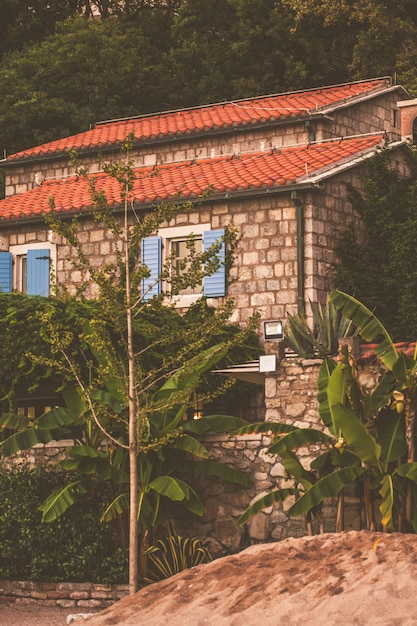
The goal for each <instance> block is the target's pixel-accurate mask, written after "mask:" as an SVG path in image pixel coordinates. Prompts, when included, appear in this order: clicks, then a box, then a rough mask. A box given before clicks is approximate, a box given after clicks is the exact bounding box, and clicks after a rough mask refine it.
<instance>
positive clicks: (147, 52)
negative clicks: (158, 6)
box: [0, 14, 169, 153]
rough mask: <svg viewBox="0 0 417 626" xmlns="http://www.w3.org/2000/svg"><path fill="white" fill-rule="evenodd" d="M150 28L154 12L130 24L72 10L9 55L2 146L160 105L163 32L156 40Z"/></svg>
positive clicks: (10, 148)
mask: <svg viewBox="0 0 417 626" xmlns="http://www.w3.org/2000/svg"><path fill="white" fill-rule="evenodd" d="M145 18H146V19H145ZM156 28H157V23H156V17H155V16H153V14H151V15H148V14H146V15H145V17H144V18H143V20H142V21H141V22H139V24H137V25H135V24H133V25H129V24H127V25H126V24H125V23H124V22H123V20H106V21H104V22H96V21H86V20H85V19H83V18H73V19H70V20H68V21H66V22H63V23H61V24H60V25H59V27H57V32H56V34H54V35H53V36H51V37H49V38H46V39H44V40H43V41H42V42H40V43H39V44H36V45H32V46H30V47H28V48H26V49H25V50H24V51H21V52H20V51H19V52H15V53H14V54H13V55H10V56H9V58H8V59H7V62H3V64H2V66H1V67H0V89H1V91H2V93H3V94H4V96H5V97H4V98H3V99H2V102H1V104H0V128H1V135H2V146H1V148H2V149H6V150H7V152H8V153H11V152H15V151H17V150H19V149H22V148H26V147H28V146H33V145H38V144H40V143H43V142H45V141H49V140H52V139H56V138H58V137H61V136H65V135H71V134H74V133H77V132H79V131H84V130H88V128H89V127H90V126H91V125H92V124H94V123H95V122H96V121H98V120H105V119H112V118H120V117H123V116H129V115H138V114H141V113H148V112H149V111H153V110H157V109H159V108H160V107H163V106H164V104H165V102H164V99H165V101H166V95H165V94H166V81H167V69H166V61H164V59H165V57H166V52H165V51H164V49H163V47H162V44H163V45H164V46H166V45H167V43H168V42H169V33H166V34H165V37H162V33H161V39H158V40H157V41H158V43H159V46H158V45H156V44H155V32H156ZM75 77H76V78H75ZM164 90H165V93H164Z"/></svg>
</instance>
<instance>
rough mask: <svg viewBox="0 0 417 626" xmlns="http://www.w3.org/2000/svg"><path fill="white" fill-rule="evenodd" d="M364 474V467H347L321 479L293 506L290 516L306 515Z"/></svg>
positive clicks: (289, 511)
mask: <svg viewBox="0 0 417 626" xmlns="http://www.w3.org/2000/svg"><path fill="white" fill-rule="evenodd" d="M363 473H364V469H363V468H362V467H345V468H343V469H340V470H336V471H335V472H332V473H331V474H328V475H327V476H324V477H323V478H320V480H318V481H317V482H316V483H315V484H314V485H313V486H312V487H311V488H310V489H308V490H307V491H306V492H305V493H304V494H303V495H302V496H301V498H299V499H298V500H297V501H296V503H295V504H293V506H292V507H291V508H290V509H289V510H288V515H290V516H291V517H298V516H300V515H305V514H306V513H308V512H309V511H311V509H313V508H314V507H316V506H317V505H319V504H320V503H321V502H323V500H325V499H326V498H332V497H334V496H337V494H338V493H339V492H340V491H341V490H342V489H343V487H346V486H347V485H351V484H352V483H353V482H355V480H356V479H357V478H359V476H362V474H363Z"/></svg>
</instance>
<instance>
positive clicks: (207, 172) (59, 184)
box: [0, 134, 384, 220]
mask: <svg viewBox="0 0 417 626" xmlns="http://www.w3.org/2000/svg"><path fill="white" fill-rule="evenodd" d="M383 140H384V138H383V135H379V134H378V135H369V136H363V137H356V138H355V137H354V138H350V139H344V140H337V141H327V142H324V143H321V144H312V145H308V146H307V145H304V146H295V147H292V148H285V149H281V150H272V151H269V152H256V153H247V154H242V155H240V156H228V157H225V156H223V157H218V158H215V159H204V160H194V161H183V162H181V163H173V164H167V165H161V166H160V167H154V168H141V169H138V170H136V180H135V183H134V187H133V191H132V194H131V195H132V199H134V200H135V202H136V203H139V204H143V203H145V204H146V203H155V202H161V201H164V200H170V199H174V198H178V197H183V198H188V197H194V198H195V197H197V196H199V195H200V194H202V193H203V192H204V191H206V190H207V189H208V188H209V187H210V188H211V190H212V192H213V193H214V194H223V193H224V194H230V195H233V194H234V193H236V192H239V193H241V192H245V191H247V190H256V189H260V188H262V189H264V190H267V189H269V190H270V191H274V190H278V189H280V188H281V187H282V186H285V185H291V184H298V183H302V182H305V181H308V179H309V177H310V176H312V175H318V174H320V173H324V172H329V171H331V168H334V167H336V166H338V165H341V164H344V163H346V162H348V161H349V159H352V158H356V157H358V156H360V155H362V154H366V153H370V152H371V153H373V152H374V151H375V150H376V149H377V147H378V146H379V145H381V144H382V143H383ZM93 176H94V178H95V179H96V189H97V190H99V191H100V190H102V191H103V192H104V193H105V194H106V196H107V200H108V202H109V204H110V206H117V205H118V204H119V203H120V188H119V184H118V183H117V182H116V181H115V179H114V178H111V177H109V176H107V175H105V174H94V175H93ZM52 198H53V202H54V207H55V211H56V212H57V213H60V214H65V213H69V212H79V211H83V210H85V209H87V208H88V207H90V206H91V196H90V191H89V186H88V182H87V181H86V180H85V179H84V178H79V179H76V178H68V179H66V180H52V181H45V182H44V183H43V184H42V185H40V186H39V187H36V188H34V189H32V190H30V191H27V192H26V193H22V194H17V195H14V196H10V197H8V198H6V199H5V200H1V201H0V219H1V220H9V219H24V218H29V217H38V216H39V217H40V216H41V215H42V214H44V213H49V212H51V210H52V209H51V206H50V204H51V199H52Z"/></svg>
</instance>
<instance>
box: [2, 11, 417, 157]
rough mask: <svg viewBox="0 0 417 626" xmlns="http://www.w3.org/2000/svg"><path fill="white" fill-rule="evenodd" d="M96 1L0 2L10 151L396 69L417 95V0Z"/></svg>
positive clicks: (4, 146)
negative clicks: (126, 121) (122, 120)
mask: <svg viewBox="0 0 417 626" xmlns="http://www.w3.org/2000/svg"><path fill="white" fill-rule="evenodd" d="M95 5H96V10H95V13H94V16H93V14H92V10H91V7H92V3H91V2H90V1H89V0H53V1H52V2H49V3H44V2H42V1H41V0H34V2H32V3H31V5H30V8H28V5H27V3H26V4H25V2H24V0H4V1H3V2H2V3H1V7H0V35H1V37H0V59H1V62H0V92H1V93H2V98H1V102H0V137H1V142H0V149H1V150H2V152H3V151H4V150H7V153H8V154H10V153H12V152H15V151H17V150H20V149H24V148H27V147H30V146H33V145H36V144H39V143H42V142H44V141H48V140H50V139H55V138H58V137H62V136H65V135H68V134H71V133H76V132H80V131H84V130H86V129H88V128H89V126H90V125H91V124H93V123H94V122H96V121H98V120H103V119H112V118H119V117H123V116H128V115H140V114H144V113H151V112H155V111H161V110H167V109H172V108H181V107H189V106H196V105H199V104H205V103H209V102H221V101H223V100H230V99H236V98H243V97H247V96H252V95H257V94H259V95H262V94H268V93H278V92H282V91H291V90H294V89H304V88H308V87H314V86H319V85H324V84H334V83H340V82H345V81H349V80H357V79H362V78H370V77H373V76H381V75H387V74H390V75H396V77H397V80H398V82H401V83H402V84H404V86H405V87H407V88H408V89H409V90H410V92H411V94H412V95H416V94H417V70H416V67H417V62H416V61H417V43H416V42H417V36H416V32H417V5H416V3H415V2H411V1H406V0H401V1H400V2H396V3H392V2H390V3H388V2H386V1H385V2H384V1H382V0H367V1H363V2H360V3H353V4H352V3H351V2H337V3H335V2H334V1H333V0H327V1H324V2H322V1H319V0H313V1H308V2H307V1H306V0H209V1H208V0H98V1H97V2H96V3H95ZM107 18H108V19H107Z"/></svg>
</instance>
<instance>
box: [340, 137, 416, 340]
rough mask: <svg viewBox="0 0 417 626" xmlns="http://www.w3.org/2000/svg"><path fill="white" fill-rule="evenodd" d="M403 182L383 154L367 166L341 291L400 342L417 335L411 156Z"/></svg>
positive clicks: (346, 243) (353, 194)
mask: <svg viewBox="0 0 417 626" xmlns="http://www.w3.org/2000/svg"><path fill="white" fill-rule="evenodd" d="M405 155H406V158H407V165H408V168H409V173H408V175H407V176H403V175H402V174H401V173H400V172H399V170H398V169H395V168H394V166H393V165H392V164H391V163H390V157H389V155H388V154H387V153H385V152H382V153H381V154H379V155H377V156H376V157H375V158H374V159H372V160H371V161H370V162H369V163H368V165H367V173H366V176H365V177H364V179H363V185H362V188H361V189H354V188H350V189H349V192H350V200H351V202H352V206H353V208H354V210H355V213H356V215H357V216H358V217H359V218H360V222H361V224H362V225H363V228H364V230H363V231H362V230H361V228H362V226H359V224H358V221H352V224H351V225H350V228H349V229H348V230H347V231H346V232H345V233H343V234H342V235H341V236H340V243H339V245H338V250H337V254H338V258H339V262H338V264H337V265H336V266H335V268H334V269H335V278H334V283H335V286H336V287H337V288H339V289H341V290H343V291H346V292H348V293H350V294H352V295H354V296H355V297H357V298H358V299H359V300H361V301H362V302H363V303H364V304H366V305H367V306H368V307H369V308H371V309H373V310H374V311H375V313H376V314H377V315H378V317H379V318H380V319H381V320H382V322H383V323H384V325H385V326H386V327H389V328H391V329H392V334H393V336H394V338H395V339H396V340H398V341H400V340H401V341H404V340H407V339H408V340H412V339H413V338H414V337H415V336H416V335H417V302H416V298H415V294H416V293H417V274H416V272H415V267H416V264H417V251H416V246H415V236H414V234H415V232H416V228H417V211H416V207H417V183H416V173H417V155H416V152H415V150H414V149H413V148H409V149H407V150H406V151H405Z"/></svg>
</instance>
